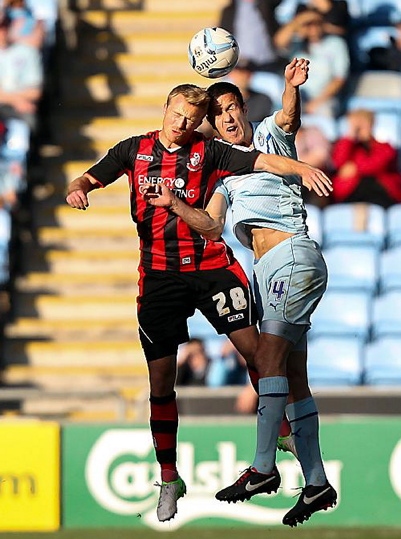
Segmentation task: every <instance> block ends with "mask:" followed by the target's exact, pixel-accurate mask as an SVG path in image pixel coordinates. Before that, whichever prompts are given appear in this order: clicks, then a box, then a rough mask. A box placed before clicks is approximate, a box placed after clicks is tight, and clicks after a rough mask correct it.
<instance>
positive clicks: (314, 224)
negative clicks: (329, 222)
mask: <svg viewBox="0 0 401 539" xmlns="http://www.w3.org/2000/svg"><path fill="white" fill-rule="evenodd" d="M306 212H307V214H308V216H307V218H306V224H307V225H308V231H309V236H310V237H311V238H312V239H313V240H315V241H317V243H318V244H319V245H320V246H321V245H322V242H323V227H322V210H321V209H320V208H319V207H318V206H314V205H313V204H306Z"/></svg>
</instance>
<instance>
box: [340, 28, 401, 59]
mask: <svg viewBox="0 0 401 539" xmlns="http://www.w3.org/2000/svg"><path fill="white" fill-rule="evenodd" d="M396 33H397V30H396V28H395V27H394V26H388V25H387V26H368V27H367V28H366V27H365V28H358V29H355V30H354V31H353V32H352V34H351V43H350V46H351V50H352V52H353V55H354V57H355V59H356V60H357V62H358V64H359V65H360V66H362V67H365V66H367V65H368V62H369V60H370V58H369V51H370V50H371V49H372V48H373V47H388V46H389V45H390V37H395V35H396Z"/></svg>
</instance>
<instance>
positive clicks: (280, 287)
mask: <svg viewBox="0 0 401 539" xmlns="http://www.w3.org/2000/svg"><path fill="white" fill-rule="evenodd" d="M284 285H285V281H273V282H272V284H271V285H270V292H269V293H270V294H274V295H275V296H276V301H281V299H282V297H283V296H284V294H285V286H284Z"/></svg>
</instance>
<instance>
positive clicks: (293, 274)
mask: <svg viewBox="0 0 401 539" xmlns="http://www.w3.org/2000/svg"><path fill="white" fill-rule="evenodd" d="M253 272H254V281H255V283H254V284H255V287H254V288H255V296H256V303H257V307H258V313H259V320H260V330H261V331H262V332H264V333H272V334H273V335H278V336H280V337H284V338H286V339H287V340H289V341H291V342H293V343H294V344H297V343H298V342H300V341H301V342H300V349H303V348H304V346H306V340H305V339H302V340H301V337H303V336H304V335H305V333H306V331H308V329H309V328H310V317H311V315H312V313H313V311H314V310H315V309H316V306H317V304H318V303H319V301H320V300H321V298H322V296H323V293H324V291H325V290H326V286H327V266H326V263H325V261H324V258H323V256H322V253H321V251H320V247H319V245H318V244H317V243H316V242H315V241H313V240H311V239H310V238H309V237H308V236H307V235H303V234H297V235H295V236H292V237H291V238H288V239H286V240H284V241H282V242H281V243H279V244H278V245H276V246H275V247H273V249H271V250H270V251H268V252H267V253H266V254H264V255H263V256H262V258H260V259H259V260H255V262H254V266H253Z"/></svg>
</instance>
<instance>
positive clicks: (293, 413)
mask: <svg viewBox="0 0 401 539" xmlns="http://www.w3.org/2000/svg"><path fill="white" fill-rule="evenodd" d="M285 411H286V414H287V417H288V420H289V422H290V424H291V431H292V433H293V434H294V440H295V447H296V450H297V453H298V458H299V462H300V463H301V467H302V472H303V474H304V477H305V484H306V485H316V486H321V485H324V484H325V483H326V481H327V477H326V474H325V471H324V468H323V462H322V456H321V453H320V445H319V416H318V411H317V408H316V403H315V399H314V398H313V397H308V398H307V399H303V400H301V401H298V402H294V403H292V404H287V406H286V409H285Z"/></svg>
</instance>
